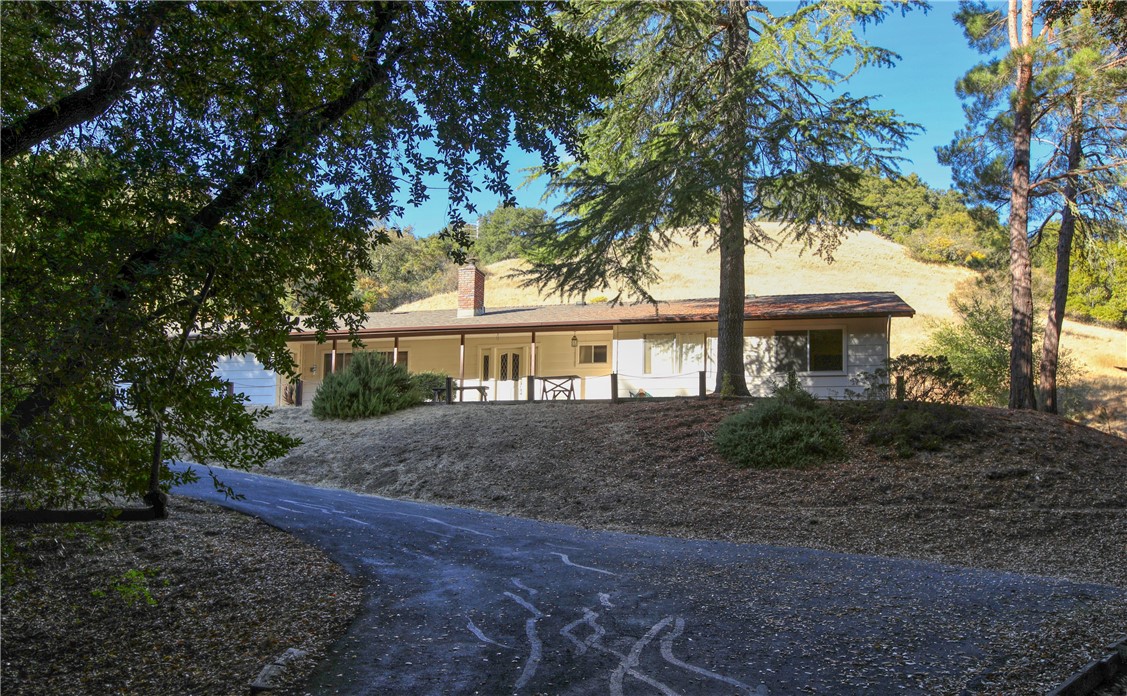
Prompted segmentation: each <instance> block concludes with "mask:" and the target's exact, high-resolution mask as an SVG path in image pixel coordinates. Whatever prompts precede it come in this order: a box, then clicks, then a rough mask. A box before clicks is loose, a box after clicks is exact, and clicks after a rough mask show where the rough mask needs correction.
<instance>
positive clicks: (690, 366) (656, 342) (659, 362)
mask: <svg viewBox="0 0 1127 696" xmlns="http://www.w3.org/2000/svg"><path fill="white" fill-rule="evenodd" d="M644 346H645V367H644V369H645V373H646V374H647V375H675V374H679V373H684V372H692V371H694V370H703V369H704V334H646V336H645V342H644Z"/></svg>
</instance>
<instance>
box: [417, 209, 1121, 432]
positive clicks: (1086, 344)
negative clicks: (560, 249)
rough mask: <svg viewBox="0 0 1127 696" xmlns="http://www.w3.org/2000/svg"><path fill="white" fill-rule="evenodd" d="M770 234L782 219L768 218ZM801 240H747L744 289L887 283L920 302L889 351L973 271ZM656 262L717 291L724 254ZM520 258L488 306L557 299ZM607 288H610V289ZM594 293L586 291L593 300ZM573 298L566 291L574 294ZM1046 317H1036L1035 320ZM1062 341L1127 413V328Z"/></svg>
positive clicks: (664, 285)
mask: <svg viewBox="0 0 1127 696" xmlns="http://www.w3.org/2000/svg"><path fill="white" fill-rule="evenodd" d="M764 227H765V228H767V231H768V232H769V233H777V232H778V225H774V224H771V223H767V224H764ZM800 251H801V250H800V247H799V245H797V244H794V243H789V244H783V245H782V246H780V247H779V248H778V249H777V250H775V251H774V252H772V253H768V252H766V251H763V250H761V249H755V248H751V247H749V248H748V250H747V257H746V269H747V275H746V282H747V292H748V293H749V294H755V295H786V294H792V293H808V292H849V291H866V290H889V291H892V292H895V293H897V294H898V295H900V297H902V298H904V300H905V301H906V302H907V303H908V304H910V305H912V307H914V308H915V309H916V316H915V318H914V319H894V320H893V326H892V353H893V355H899V354H901V353H912V352H919V351H921V350H922V346H923V344H924V342H925V341H926V340H927V334H928V332H929V330H930V328H931V325H932V324H933V323H934V322H935V321H937V320H949V319H953V318H954V314H953V312H952V310H951V307H950V305H949V303H948V296H949V295H950V294H951V293H952V291H954V289H955V286H956V285H958V284H959V283H960V282H962V281H964V280H967V279H969V278H973V277H974V276H975V272H974V271H971V270H969V269H966V268H959V267H955V266H942V265H933V264H926V263H922V262H920V261H916V260H914V259H912V258H911V257H910V256H909V255H908V252H907V250H906V249H905V248H904V247H902V246H900V245H899V244H896V243H894V242H891V241H889V240H887V239H884V238H883V237H880V236H878V235H876V234H873V233H871V232H860V233H857V234H853V235H851V236H850V237H848V238H847V239H845V240H844V241H843V242H842V244H841V246H840V247H839V248H838V250H837V251H836V252H835V253H834V262H833V263H832V264H827V263H826V262H825V261H823V260H822V259H820V258H818V257H816V256H814V255H813V254H811V253H805V254H802V253H800ZM655 262H656V263H655V266H656V268H657V271H658V273H659V274H660V276H661V281H660V282H659V284H658V285H657V286H655V287H654V288H653V289H652V292H653V294H654V296H655V297H656V298H658V299H661V300H675V299H688V298H700V297H717V296H718V295H719V294H720V290H719V288H720V281H719V270H718V269H719V267H720V255H719V253H718V252H715V251H709V250H708V249H707V248H706V245H705V244H701V245H700V246H695V247H694V246H692V245H691V244H689V243H687V242H686V243H685V244H683V245H681V246H679V247H676V248H673V249H671V250H670V251H668V252H666V253H664V254H661V255H659V256H658V257H657V258H656V259H655ZM521 264H522V262H520V261H512V260H510V261H501V262H499V263H495V264H492V265H490V266H488V267H486V269H485V270H486V273H487V274H488V279H487V280H486V287H485V303H486V307H520V306H529V305H544V304H559V303H561V302H562V301H563V300H561V298H560V297H559V296H556V295H552V296H545V295H542V294H540V293H538V292H536V291H535V290H533V289H527V288H521V287H519V281H517V280H515V279H513V278H510V277H508V276H510V275H511V274H512V272H513V270H514V269H516V268H519V267H520V266H521ZM606 294H607V295H610V294H612V293H609V292H608V293H606ZM593 298H594V295H589V296H588V298H587V299H588V300H589V301H590V300H591V299H593ZM574 299H575V298H569V300H570V301H574ZM456 303H457V295H456V294H455V293H453V292H449V293H443V294H440V295H434V296H432V297H429V298H427V299H425V300H420V301H418V302H413V303H411V304H408V305H404V306H403V307H401V308H400V309H405V310H419V309H452V308H454V307H455V306H456ZM1043 321H1044V319H1043V318H1041V317H1038V324H1040V323H1041V322H1043ZM1061 345H1062V347H1063V348H1064V349H1065V350H1066V351H1069V352H1071V353H1072V354H1073V356H1074V357H1076V358H1077V360H1078V361H1079V362H1080V364H1081V367H1082V369H1084V370H1085V371H1087V372H1088V373H1089V375H1088V381H1089V386H1090V387H1091V388H1092V389H1093V390H1094V393H1093V397H1094V398H1095V401H1096V402H1099V401H1103V402H1105V403H1106V405H1107V406H1109V407H1111V408H1112V409H1113V410H1114V411H1116V412H1117V413H1121V414H1122V413H1124V412H1127V372H1125V371H1124V369H1123V368H1125V367H1127V331H1117V330H1114V329H1106V328H1102V327H1097V326H1088V325H1084V324H1077V323H1076V322H1066V323H1065V335H1064V337H1063V338H1062V341H1061Z"/></svg>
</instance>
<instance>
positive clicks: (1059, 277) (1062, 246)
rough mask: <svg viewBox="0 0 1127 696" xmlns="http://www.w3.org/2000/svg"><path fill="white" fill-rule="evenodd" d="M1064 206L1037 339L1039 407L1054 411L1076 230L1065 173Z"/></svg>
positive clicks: (1073, 165) (1076, 153) (1075, 135)
mask: <svg viewBox="0 0 1127 696" xmlns="http://www.w3.org/2000/svg"><path fill="white" fill-rule="evenodd" d="M1082 108H1083V102H1082V101H1081V99H1080V98H1079V97H1077V99H1076V101H1075V102H1074V103H1073V109H1072V124H1071V127H1070V128H1069V142H1068V169H1069V171H1075V170H1076V169H1078V168H1079V167H1080V154H1081V152H1080V132H1081V127H1080V125H1081V124H1080V121H1081V120H1082V118H1083V116H1082V114H1083V111H1082ZM1063 194H1064V210H1062V211H1061V221H1060V236H1059V238H1058V239H1057V267H1056V277H1055V279H1054V281H1053V301H1052V303H1050V304H1049V317H1048V320H1047V321H1046V322H1045V339H1044V341H1042V343H1041V408H1042V409H1043V410H1044V411H1046V412H1048V413H1057V412H1058V411H1059V405H1058V404H1057V367H1058V365H1059V361H1060V332H1061V326H1063V324H1064V307H1065V302H1066V301H1067V299H1068V274H1069V270H1070V269H1069V265H1070V263H1071V261H1072V240H1073V237H1075V234H1076V216H1075V215H1074V214H1073V212H1072V211H1073V208H1074V206H1075V205H1076V180H1075V178H1073V177H1071V176H1070V177H1068V178H1067V179H1065V182H1064V191H1063Z"/></svg>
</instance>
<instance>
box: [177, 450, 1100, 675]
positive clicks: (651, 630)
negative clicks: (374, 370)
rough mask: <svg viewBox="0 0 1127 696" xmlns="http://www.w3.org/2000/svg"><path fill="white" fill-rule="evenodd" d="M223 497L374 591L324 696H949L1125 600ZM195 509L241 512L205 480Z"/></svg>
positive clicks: (325, 670) (309, 502)
mask: <svg viewBox="0 0 1127 696" xmlns="http://www.w3.org/2000/svg"><path fill="white" fill-rule="evenodd" d="M222 478H223V480H224V482H226V483H229V484H231V485H232V486H234V487H235V489H236V490H237V491H239V492H240V493H242V494H243V495H245V496H246V499H245V500H242V501H227V502H224V503H223V504H225V505H227V506H228V507H231V508H234V509H236V510H241V511H243V512H246V513H249V514H252V515H255V516H257V517H260V518H262V519H263V520H265V521H267V522H269V523H270V524H273V525H275V526H278V527H280V528H282V529H285V530H287V531H289V532H292V533H293V534H295V535H296V536H297V537H299V538H301V539H304V540H306V541H308V542H310V543H312V544H314V545H316V546H319V547H321V548H323V549H325V550H326V551H327V552H328V553H329V554H330V555H331V556H332V557H333V558H334V559H335V560H336V561H338V562H339V563H341V564H342V565H344V566H345V567H346V568H347V569H348V570H350V571H351V572H353V573H355V574H357V575H359V576H360V577H361V578H362V579H363V580H364V582H365V583H366V596H367V599H366V604H365V607H364V609H363V610H362V612H361V614H360V616H359V618H358V620H357V621H356V622H355V623H354V625H353V626H352V628H351V629H350V631H349V633H348V634H347V635H346V636H345V637H344V638H343V639H342V640H341V642H340V643H339V644H338V645H337V646H336V650H335V651H334V652H335V654H334V656H333V657H331V658H330V659H329V660H328V661H327V662H326V663H325V664H324V665H322V667H321V668H320V670H319V672H318V673H317V674H316V675H315V676H314V677H313V681H312V683H311V686H310V690H311V691H312V693H316V694H331V693H342V694H436V695H439V694H441V695H443V696H446V695H448V694H510V693H513V694H516V693H519V694H611V695H612V696H625V695H632V694H639V695H641V694H662V695H664V696H670V695H672V694H744V695H747V694H755V695H763V694H773V695H776V696H778V695H779V694H795V693H814V692H817V693H833V694H849V693H862V692H864V693H877V694H880V693H897V694H901V693H937V692H941V691H949V688H946V689H945V688H943V686H944V685H949V684H953V683H960V684H961V683H963V682H964V681H965V680H966V678H967V677H968V676H971V677H972V678H975V677H977V678H983V676H984V675H989V673H990V672H991V671H992V670H995V669H997V668H998V667H999V666H1000V665H1001V664H1003V663H1004V662H1005V661H1006V660H1007V659H1012V657H1013V655H1012V654H1010V655H1007V654H1006V653H1007V652H1008V651H1011V650H1019V649H1020V647H1021V646H1020V643H1016V642H1015V641H1014V640H1013V638H1012V635H1013V633H1014V631H1015V630H1016V631H1025V630H1030V629H1032V628H1033V627H1035V626H1037V625H1039V624H1040V623H1042V622H1043V621H1045V620H1047V619H1049V618H1051V617H1052V616H1053V614H1054V613H1056V612H1058V611H1059V610H1061V609H1062V608H1066V607H1073V606H1076V605H1077V604H1079V603H1094V602H1098V601H1099V600H1100V599H1102V598H1104V597H1112V596H1118V594H1119V591H1117V590H1114V589H1112V588H1106V587H1101V586H1096V585H1078V584H1073V583H1067V582H1063V581H1053V580H1048V579H1045V578H1035V577H1027V576H1019V575H1012V574H1005V573H990V572H982V571H971V570H966V569H960V568H954V567H949V566H943V565H939V564H935V563H924V562H914V561H901V560H890V559H881V558H874V557H867V556H856V555H846V554H835V553H826V552H818V551H811V550H805V549H793V548H779V547H770V546H759V545H741V544H729V543H722V542H701V541H689V540H681V539H668V538H658V537H643V536H635V535H628V534H618V533H610V532H592V531H585V530H581V529H576V528H573V527H568V526H565V525H558V524H547V523H541V522H535V521H529V520H522V519H514V518H507V517H501V516H497V515H492V514H487V513H482V512H477V511H472V510H463V509H458V508H448V507H441V506H434V505H423V504H417V503H409V502H404V501H397V500H389V499H385V498H378V497H374V496H368V495H359V494H355V493H350V492H346V491H337V490H323V489H317V488H312V487H308V486H302V485H299V484H294V483H289V482H287V481H282V480H278V479H271V478H266V477H259V476H252V475H247V474H241V473H237V472H231V471H224V472H222ZM177 492H178V493H181V494H186V495H191V496H194V497H199V498H204V499H209V500H213V501H219V502H222V496H221V495H220V494H217V493H216V492H215V491H214V490H212V486H211V484H210V481H209V480H208V479H207V477H206V475H205V476H204V481H203V482H200V483H197V484H194V485H192V486H188V487H183V488H181V489H179V490H178V491H177ZM279 601H284V599H280V600H279Z"/></svg>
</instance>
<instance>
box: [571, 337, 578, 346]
mask: <svg viewBox="0 0 1127 696" xmlns="http://www.w3.org/2000/svg"><path fill="white" fill-rule="evenodd" d="M578 345H579V337H578V336H576V335H575V334H572V335H571V347H572V348H575V347H577V346H578Z"/></svg>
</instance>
